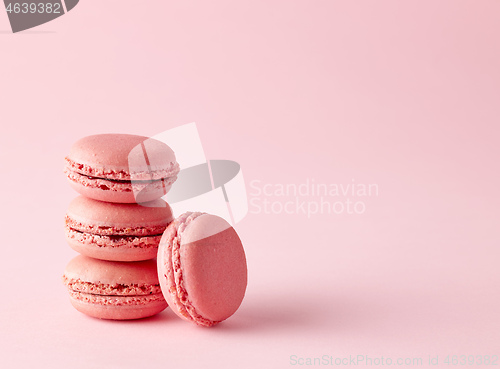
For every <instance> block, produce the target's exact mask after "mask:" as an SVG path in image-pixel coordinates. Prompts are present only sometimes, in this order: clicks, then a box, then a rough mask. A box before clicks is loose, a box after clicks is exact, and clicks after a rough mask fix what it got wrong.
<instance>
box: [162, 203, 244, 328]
mask: <svg viewBox="0 0 500 369" xmlns="http://www.w3.org/2000/svg"><path fill="white" fill-rule="evenodd" d="M214 230H219V231H218V232H216V233H214ZM158 278H159V280H160V285H161V288H162V292H163V295H164V296H165V299H166V300H167V302H168V304H169V306H170V307H171V309H172V310H173V311H174V312H175V313H176V314H177V315H178V316H179V317H181V318H183V319H185V320H187V321H190V322H193V323H196V324H198V325H201V326H206V327H211V326H213V325H215V324H217V323H219V322H221V321H223V320H225V319H227V318H229V317H230V316H231V315H233V314H234V313H235V312H236V310H237V309H238V307H239V306H240V304H241V302H242V300H243V297H244V295H245V289H246V286H247V265H246V259H245V252H244V250H243V246H242V244H241V241H240V239H239V238H238V235H237V234H236V232H235V231H234V229H233V228H232V227H231V226H230V225H229V224H228V223H227V222H226V221H225V220H224V219H222V218H219V217H217V216H215V215H209V214H203V213H191V212H187V213H184V214H182V215H180V216H179V217H178V218H177V219H176V220H174V222H172V223H171V224H170V225H169V226H168V228H167V230H166V231H165V233H164V235H163V237H162V240H161V242H160V247H159V248H158Z"/></svg>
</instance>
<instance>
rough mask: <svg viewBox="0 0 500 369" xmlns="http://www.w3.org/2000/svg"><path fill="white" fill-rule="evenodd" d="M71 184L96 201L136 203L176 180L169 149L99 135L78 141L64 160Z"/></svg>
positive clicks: (128, 138) (125, 136) (131, 138)
mask: <svg viewBox="0 0 500 369" xmlns="http://www.w3.org/2000/svg"><path fill="white" fill-rule="evenodd" d="M65 162H66V164H65V170H64V172H65V173H66V175H67V177H68V180H69V182H70V184H71V186H72V187H73V188H74V189H75V190H76V191H77V192H79V193H80V194H82V195H84V196H86V197H90V198H93V199H96V200H101V201H108V202H118V203H139V202H147V201H151V200H154V199H157V198H159V197H161V196H163V195H165V194H166V193H167V192H168V191H169V190H170V188H171V186H172V184H173V183H174V182H175V180H176V179H177V174H178V173H179V164H178V163H177V161H176V159H175V154H174V152H173V151H172V149H171V148H170V147H169V146H167V145H166V144H164V143H163V142H160V141H158V140H155V139H152V138H148V137H144V136H136V135H128V134H100V135H93V136H88V137H84V138H82V139H80V140H78V141H77V142H76V143H75V144H74V145H73V146H72V147H71V150H70V153H69V155H68V156H67V157H66V159H65Z"/></svg>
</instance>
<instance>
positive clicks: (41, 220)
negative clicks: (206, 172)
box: [0, 0, 500, 369]
mask: <svg viewBox="0 0 500 369" xmlns="http://www.w3.org/2000/svg"><path fill="white" fill-rule="evenodd" d="M499 14H500V3H499V2H498V1H496V0H483V1H475V2H471V1H464V0H443V1H431V0H423V1H413V2H411V1H395V0H381V1H376V2H375V1H366V0H359V1H346V0H338V1H332V0H315V1H297V0H287V1H282V0H276V1H264V0H256V1H229V0H226V1H220V0H214V1H210V2H208V1H191V0H186V1H182V2H155V4H154V7H153V4H149V5H148V6H137V2H132V1H128V0H124V1H120V2H117V1H102V2H99V3H98V4H97V2H92V1H80V3H79V4H78V6H77V7H75V8H74V9H73V10H72V11H71V12H70V13H69V14H68V15H65V16H63V17H60V18H59V19H57V20H56V21H53V22H50V23H47V24H46V25H43V26H41V27H39V28H36V29H33V30H32V31H31V32H29V33H23V34H16V35H12V34H11V33H10V27H9V25H8V23H7V16H6V14H5V12H0V43H1V50H2V51H1V55H2V57H1V58H0V65H1V68H0V81H1V87H0V107H1V109H0V110H1V114H2V134H1V135H0V152H1V154H2V155H1V156H0V168H1V169H2V181H1V184H0V188H1V191H2V192H1V193H2V198H1V200H0V201H1V205H2V207H1V208H2V213H1V217H2V224H3V229H4V232H3V233H2V244H3V247H2V258H0V276H1V277H2V281H4V283H3V285H2V296H3V298H2V303H1V304H0V311H1V314H0V327H1V333H0V353H1V355H2V365H3V366H5V367H12V368H51V369H52V368H68V367H71V368H74V369H83V368H115V367H120V368H127V369H128V368H140V367H143V366H144V365H145V364H144V363H145V359H144V356H143V355H135V354H134V355H121V354H120V355H118V354H117V353H122V352H123V348H124V347H134V349H136V350H137V351H135V350H134V352H146V353H147V363H148V365H149V366H150V367H151V368H153V367H167V366H168V367H171V368H202V367H203V368H231V369H233V368H235V366H237V367H238V368H244V369H246V368H252V369H254V368H257V367H263V368H289V367H299V365H295V366H293V365H292V363H291V356H293V355H297V358H299V357H300V358H306V357H317V356H321V355H331V356H334V357H338V358H345V357H347V358H349V355H352V356H354V357H356V356H357V355H362V357H363V358H364V357H368V358H372V359H373V358H379V357H381V356H383V357H384V358H392V359H393V360H394V361H396V359H397V358H413V357H421V358H423V361H424V362H425V363H427V361H428V357H429V356H431V357H432V358H435V357H438V359H439V363H438V365H433V366H432V367H433V368H452V367H454V366H453V365H446V364H445V362H444V361H445V359H446V357H447V355H450V357H449V359H451V358H452V357H451V356H453V355H474V356H477V355H494V354H497V355H498V354H499V352H498V342H500V317H499V314H498V309H499V308H498V306H499V304H500V297H499V295H498V293H497V292H496V291H497V290H498V285H499V281H500V270H499V268H498V260H499V257H500V254H499V249H498V245H499V244H500V234H499V232H498V224H499V221H500V218H499V210H498V209H500V197H499V192H498V189H499V188H500V173H499V171H498V170H497V168H498V159H499V156H500V152H499V147H498V138H499V136H500V127H499V125H498V117H499V116H500V106H499V104H498V101H499V98H500V87H499V86H500V70H499V68H498V65H500V51H499V46H498V34H499V33H500V22H499V18H498V17H499V16H498V15H499ZM192 121H196V122H197V126H198V130H199V132H200V136H201V139H202V141H203V147H204V151H205V154H206V155H207V157H208V158H209V159H230V160H234V161H236V162H238V163H240V164H241V168H242V171H243V175H244V178H245V182H246V185H247V189H248V192H249V200H250V203H249V210H250V212H251V213H250V214H248V215H247V216H246V217H245V218H244V219H243V220H242V221H241V222H240V223H238V224H237V225H236V230H237V232H238V234H239V236H240V238H241V240H242V242H243V244H244V246H245V252H246V256H247V261H248V267H249V268H248V272H249V274H248V288H247V292H246V296H245V299H244V301H243V304H242V305H241V307H240V309H239V310H238V311H237V312H236V313H235V314H234V316H232V317H231V318H230V319H228V320H227V321H225V322H222V323H220V324H219V325H217V326H216V327H214V328H213V329H201V328H199V327H196V326H194V325H190V324H186V322H184V321H182V320H181V319H178V318H177V316H175V315H174V314H173V313H172V312H171V311H169V309H166V310H165V311H164V312H162V313H160V314H158V315H156V316H155V317H153V318H150V319H146V320H141V321H133V322H126V323H125V322H124V323H118V322H109V321H101V320H97V319H90V318H87V317H86V316H84V315H82V314H79V313H78V312H77V311H75V309H73V308H72V307H71V305H70V304H68V294H67V292H66V290H65V288H64V286H63V285H62V283H61V274H62V272H63V270H64V267H65V265H66V264H67V262H68V261H69V260H70V259H71V258H72V257H74V256H75V255H76V253H75V252H74V251H72V250H71V249H70V248H69V247H68V246H67V244H66V242H65V239H64V231H63V227H62V222H63V219H64V214H65V212H66V209H67V207H68V204H69V203H70V201H71V200H72V199H73V198H74V197H75V195H76V194H75V192H74V191H73V190H72V189H71V188H70V187H69V186H68V184H67V181H66V179H65V176H64V174H62V171H61V167H62V162H63V158H64V157H65V156H66V155H67V154H68V152H69V150H70V147H71V145H72V144H73V142H75V141H76V140H78V139H80V138H81V137H84V136H87V135H92V134H97V133H108V132H122V133H131V134H140V135H145V136H153V135H155V134H158V133H161V132H163V131H165V130H167V129H169V128H172V127H174V126H177V125H180V124H183V123H189V122H192ZM307 180H309V183H311V182H312V181H313V180H314V183H316V184H318V183H326V184H329V185H330V184H339V185H340V184H342V185H343V186H347V185H349V184H351V183H363V184H370V183H372V184H377V185H378V189H379V191H378V196H377V195H375V194H374V195H373V196H366V197H358V198H355V197H353V196H352V195H345V196H344V195H340V196H337V197H334V196H323V197H324V200H325V201H328V202H330V203H332V202H336V201H341V202H343V203H344V204H345V203H346V200H347V198H348V197H349V198H351V200H352V201H358V200H361V201H363V202H364V203H365V205H366V211H365V212H364V213H362V214H348V213H347V211H344V212H342V213H339V214H335V213H333V212H332V213H327V209H326V205H325V209H324V212H323V213H322V214H321V213H320V212H319V211H318V213H317V214H310V216H309V217H308V216H307V213H306V214H305V213H304V207H303V206H302V207H300V206H301V204H302V203H299V205H298V209H297V204H296V201H297V199H296V197H297V196H293V195H289V196H282V195H280V194H279V193H278V194H276V193H274V192H275V191H274V190H275V185H276V184H283V185H287V184H294V185H300V184H306V181H307ZM353 180H354V181H353ZM269 184H270V185H271V186H268V185H269ZM265 186H266V187H265ZM303 187H307V186H303ZM264 191H265V192H266V193H267V194H268V195H265V194H264ZM305 192H306V191H305V190H303V192H302V193H305ZM298 197H299V201H301V202H302V201H305V202H319V204H320V205H321V196H315V195H314V196H313V195H312V194H310V195H308V196H307V195H303V196H298ZM264 200H267V201H269V203H268V207H267V209H266V208H265V207H264ZM288 201H290V202H292V204H293V206H292V205H289V206H288V213H287V212H285V210H283V211H281V212H280V211H279V210H280V209H279V206H280V205H279V204H285V203H286V202H288ZM275 203H278V205H274V211H272V210H271V209H270V207H271V205H273V204H275ZM258 206H260V211H259V208H258ZM313 207H314V206H313V205H312V206H311V210H314V209H313ZM193 210H196V209H193ZM306 210H307V208H306ZM273 212H274V213H276V214H274V213H273ZM176 215H178V214H176ZM40 286H41V287H43V288H39V287H40ZM27 291H29V293H27ZM311 302H314V304H312V303H311ZM27 350H29V355H28V354H27V352H28V351H27ZM89 353H92V354H91V355H89ZM351 366H353V365H351ZM372 366H375V365H372ZM379 367H380V365H379ZM422 367H430V366H429V365H422ZM461 367H468V368H472V367H474V365H471V366H469V365H467V366H461ZM483 367H484V366H483Z"/></svg>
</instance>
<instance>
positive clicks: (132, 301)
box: [63, 255, 168, 320]
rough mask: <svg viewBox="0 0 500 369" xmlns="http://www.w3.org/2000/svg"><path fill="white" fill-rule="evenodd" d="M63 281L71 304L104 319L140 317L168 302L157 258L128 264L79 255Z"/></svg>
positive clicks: (157, 310) (69, 265) (69, 266)
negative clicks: (159, 280) (159, 277)
mask: <svg viewBox="0 0 500 369" xmlns="http://www.w3.org/2000/svg"><path fill="white" fill-rule="evenodd" d="M63 283H64V284H65V285H66V287H67V288H68V292H69V295H70V301H71V304H72V305H73V306H74V307H75V308H76V309H77V310H78V311H80V312H82V313H84V314H86V315H90V316H92V317H95V318H101V319H115V320H125V319H139V318H145V317H149V316H152V315H155V314H157V313H159V312H161V311H162V310H164V309H165V308H166V307H167V306H168V305H167V302H166V301H165V299H164V297H163V295H162V293H161V290H160V285H159V284H158V274H157V273H156V260H147V261H139V262H133V263H124V262H117V261H104V260H98V259H93V258H89V257H86V256H83V255H78V256H77V257H75V258H74V259H72V260H71V261H70V262H69V263H68V265H67V266H66V270H65V272H64V275H63Z"/></svg>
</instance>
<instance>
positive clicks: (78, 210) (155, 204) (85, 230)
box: [65, 196, 173, 261]
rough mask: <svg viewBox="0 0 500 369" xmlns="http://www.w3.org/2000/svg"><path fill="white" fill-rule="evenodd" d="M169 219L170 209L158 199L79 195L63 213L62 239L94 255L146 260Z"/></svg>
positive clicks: (78, 250) (108, 258) (76, 249)
mask: <svg viewBox="0 0 500 369" xmlns="http://www.w3.org/2000/svg"><path fill="white" fill-rule="evenodd" d="M172 220H173V215H172V209H171V208H170V206H169V205H168V204H167V203H166V202H165V201H164V200H162V199H157V200H154V201H150V202H146V203H142V204H119V203H108V202H102V201H97V200H93V199H89V198H87V197H84V196H79V197H77V198H75V199H74V200H73V201H72V202H71V203H70V205H69V207H68V211H67V213H66V217H65V231H66V240H67V242H68V244H69V245H70V246H71V248H72V249H74V250H75V251H77V252H79V253H81V254H82V255H85V256H89V257H92V258H96V259H101V260H110V261H141V260H148V259H153V258H155V257H156V255H157V253H158V245H159V243H160V240H161V237H162V234H163V232H164V231H165V228H166V227H167V226H168V224H169V223H170V222H172Z"/></svg>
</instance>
